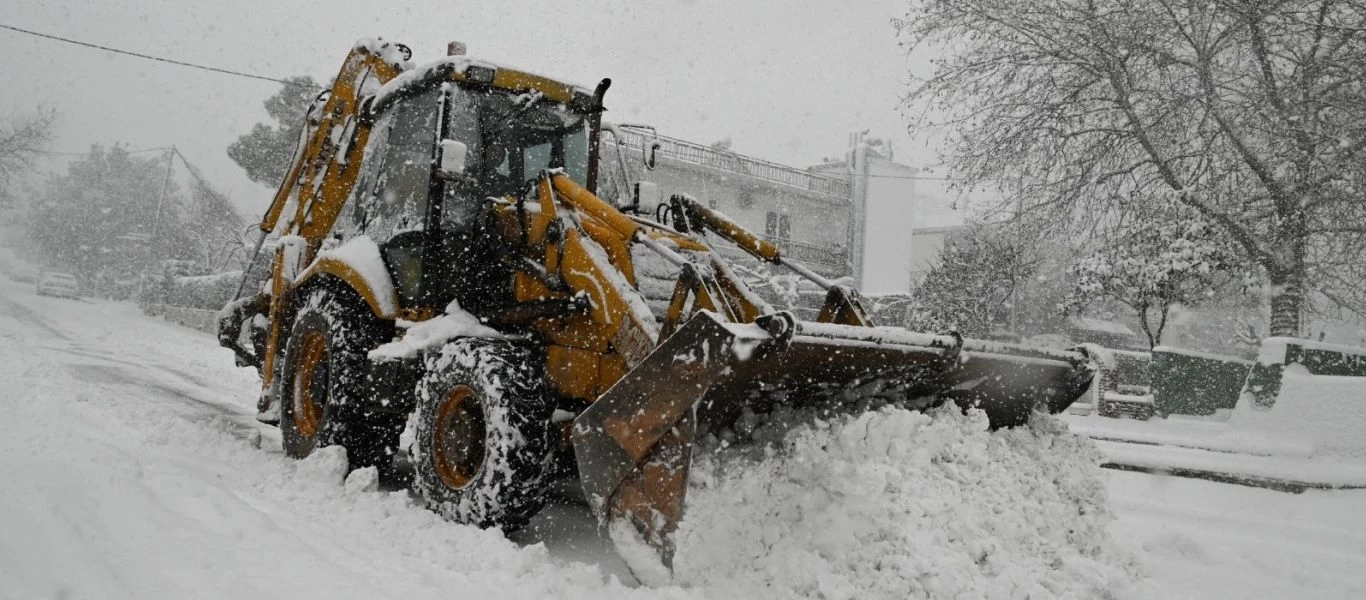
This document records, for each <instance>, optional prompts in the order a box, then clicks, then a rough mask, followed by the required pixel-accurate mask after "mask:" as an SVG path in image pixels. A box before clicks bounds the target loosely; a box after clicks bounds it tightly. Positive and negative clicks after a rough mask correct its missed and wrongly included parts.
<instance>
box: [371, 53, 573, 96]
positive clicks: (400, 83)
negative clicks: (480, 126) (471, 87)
mask: <svg viewBox="0 0 1366 600" xmlns="http://www.w3.org/2000/svg"><path fill="white" fill-rule="evenodd" d="M471 66H480V67H488V68H491V69H498V70H509V71H516V72H518V73H522V74H525V75H530V76H532V77H538V78H541V79H544V80H546V81H551V82H554V83H558V84H560V85H563V86H565V87H568V88H571V89H572V90H573V92H574V93H582V94H592V93H593V92H592V90H591V89H590V88H586V87H584V86H582V85H578V84H576V83H572V82H568V81H564V80H563V79H558V78H555V77H547V76H545V75H541V74H539V73H533V72H531V71H528V70H526V69H519V68H517V67H513V66H509V65H504V64H499V63H496V62H493V61H489V60H483V59H478V58H474V57H470V56H445V57H442V58H439V59H436V60H434V61H431V62H429V63H425V64H423V65H422V66H420V67H417V68H415V69H408V70H406V71H404V72H403V73H401V74H400V75H399V76H398V77H395V78H393V79H391V80H389V82H388V83H385V84H384V86H383V87H381V88H380V89H379V91H377V92H375V99H374V103H375V105H376V106H379V105H382V104H385V103H386V101H387V100H388V96H390V95H392V94H394V93H397V92H398V91H399V90H401V89H403V88H405V87H407V86H408V85H411V84H413V83H415V82H416V81H418V80H422V79H426V78H428V77H431V76H433V75H434V74H435V73H438V72H445V73H455V72H464V71H465V70H466V69H468V68H470V67H471Z"/></svg>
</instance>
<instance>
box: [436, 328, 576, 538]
mask: <svg viewBox="0 0 1366 600" xmlns="http://www.w3.org/2000/svg"><path fill="white" fill-rule="evenodd" d="M425 366H426V370H427V374H426V375H425V376H424V377H423V378H422V381H421V383H419V384H418V388H417V439H416V440H415V441H414V442H413V456H414V459H415V461H416V464H415V470H416V484H417V490H418V493H419V494H421V496H422V498H423V499H424V500H425V501H426V504H427V506H428V508H431V509H432V510H434V511H436V512H437V513H439V514H441V515H442V516H443V517H445V518H447V519H450V520H452V521H456V522H459V523H466V524H469V525H475V526H478V527H501V528H503V529H505V530H512V529H517V528H519V527H521V526H523V525H525V524H526V522H527V521H528V520H529V519H530V518H531V517H532V516H533V515H534V514H535V513H536V511H538V510H540V509H541V507H542V506H543V505H544V504H545V486H544V484H543V480H544V475H545V471H546V465H547V463H548V462H549V461H548V457H549V455H550V453H551V450H552V448H553V446H552V444H553V439H552V436H551V432H552V429H551V423H550V412H551V409H552V406H551V404H550V402H549V398H548V396H547V394H546V390H545V382H544V377H543V375H542V370H541V367H540V365H539V362H538V361H537V360H536V355H535V353H534V352H533V351H532V350H531V349H529V348H527V347H526V346H524V345H522V344H518V343H516V342H513V341H508V340H496V339H481V338H467V339H460V340H456V341H453V342H451V343H449V344H446V346H445V347H443V348H442V349H441V351H440V352H438V353H433V354H432V355H430V356H428V357H427V358H426V365H425Z"/></svg>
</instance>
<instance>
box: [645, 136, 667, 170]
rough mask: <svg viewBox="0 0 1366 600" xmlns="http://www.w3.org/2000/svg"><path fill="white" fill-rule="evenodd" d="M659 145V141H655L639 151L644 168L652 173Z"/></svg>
mask: <svg viewBox="0 0 1366 600" xmlns="http://www.w3.org/2000/svg"><path fill="white" fill-rule="evenodd" d="M661 145H662V144H660V143H659V141H657V140H656V141H652V142H650V143H649V144H646V145H645V147H644V148H642V149H641V150H642V156H641V158H643V159H645V168H646V169H647V170H650V171H653V170H654V169H655V161H656V160H657V159H656V153H657V152H659V148H660V146H661Z"/></svg>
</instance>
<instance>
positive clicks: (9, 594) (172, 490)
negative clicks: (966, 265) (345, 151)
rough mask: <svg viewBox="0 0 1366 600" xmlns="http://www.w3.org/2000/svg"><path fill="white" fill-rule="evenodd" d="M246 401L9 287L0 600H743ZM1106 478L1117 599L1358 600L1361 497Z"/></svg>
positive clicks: (229, 386)
mask: <svg viewBox="0 0 1366 600" xmlns="http://www.w3.org/2000/svg"><path fill="white" fill-rule="evenodd" d="M256 385H257V382H256V378H255V376H254V374H253V373H252V371H250V370H247V369H238V368H235V367H234V366H233V360H232V356H231V354H230V353H229V352H227V351H226V350H222V349H219V348H218V347H217V346H216V344H215V342H214V340H213V339H212V338H211V337H210V336H206V335H203V334H201V333H197V332H194V331H191V330H188V329H184V328H182V327H179V326H176V325H173V324H170V323H166V322H163V321H160V320H157V319H153V318H148V317H144V316H143V315H142V314H141V313H140V312H138V310H137V309H136V308H135V307H133V306H131V305H127V304H113V303H104V302H92V301H71V300H60V299H48V298H38V297H36V296H34V295H33V294H32V291H31V288H30V287H29V286H26V285H16V284H14V283H12V282H9V281H0V409H3V413H0V597H2V598H15V599H27V598H187V597H193V598H242V597H253V598H291V599H298V598H324V597H326V598H339V597H340V598H379V597H403V598H449V597H461V598H544V597H566V598H588V597H592V598H634V597H639V598H695V597H737V596H738V595H739V594H741V593H742V592H741V591H740V590H741V589H745V590H746V592H753V590H752V589H748V588H742V587H733V588H732V587H728V585H727V582H726V580H724V579H718V578H703V579H700V580H698V581H697V582H696V585H687V586H685V587H675V588H668V589H656V590H650V589H642V588H636V587H633V586H632V585H628V584H626V583H622V582H621V580H623V579H625V580H628V581H629V578H626V577H624V576H621V574H622V570H621V568H620V565H619V564H618V563H616V562H615V559H614V558H613V557H612V555H611V554H610V553H609V552H608V551H606V550H604V549H603V548H602V547H601V545H600V544H599V542H598V541H597V540H596V538H595V537H594V536H593V528H592V525H591V523H590V522H589V521H588V520H587V516H586V514H585V512H584V510H583V509H582V507H580V506H574V505H558V506H552V507H551V508H550V509H549V510H548V512H547V514H546V515H545V516H543V517H541V518H540V519H538V521H537V524H536V526H534V527H533V528H532V529H531V530H530V531H526V532H522V533H520V534H518V535H517V536H515V540H516V541H509V540H508V539H506V538H505V537H504V536H503V535H502V534H501V533H500V532H497V531H480V530H477V529H473V528H469V527H464V526H460V525H455V524H451V523H446V522H443V521H441V520H440V519H438V518H437V517H436V516H435V515H433V514H431V513H429V512H427V511H426V510H423V509H422V508H420V507H419V506H418V505H416V504H415V503H414V502H413V501H412V499H411V498H410V497H409V495H408V494H407V493H406V492H405V491H403V490H398V491H380V492H374V491H370V490H366V489H356V488H343V487H342V486H341V479H340V478H341V475H340V474H339V473H338V472H337V470H336V465H335V464H333V463H330V462H329V461H328V460H326V458H327V457H326V456H324V457H321V458H315V459H310V460H308V461H304V462H302V463H300V462H296V461H292V460H289V459H287V458H285V457H284V456H283V454H282V453H281V452H280V450H279V439H278V435H277V434H276V433H275V432H274V430H273V429H271V428H268V427H264V426H260V425H259V424H257V423H256V422H255V421H254V420H253V419H252V418H251V404H252V402H253V401H254V389H255V387H256ZM1103 477H1105V478H1106V482H1107V487H1108V492H1109V496H1110V505H1111V508H1112V510H1113V511H1114V512H1115V513H1116V514H1117V519H1116V520H1115V521H1114V522H1112V523H1111V524H1110V525H1109V531H1110V533H1111V534H1112V536H1113V537H1114V538H1115V539H1117V540H1118V542H1119V543H1120V545H1122V546H1124V547H1125V549H1126V550H1127V551H1129V552H1132V553H1133V554H1134V555H1135V556H1137V558H1138V560H1139V563H1140V564H1142V565H1144V567H1145V569H1146V571H1147V572H1148V574H1149V576H1148V577H1147V578H1145V579H1141V580H1139V581H1138V582H1137V583H1133V584H1127V585H1124V586H1120V587H1119V589H1113V590H1111V592H1112V593H1113V595H1114V596H1115V597H1120V598H1226V597H1227V598H1234V597H1237V598H1289V597H1316V598H1359V597H1366V510H1364V509H1366V492H1361V491H1344V492H1314V491H1311V492H1307V493H1305V494H1301V495H1290V494H1282V493H1278V492H1273V491H1267V490H1257V489H1250V488H1242V487H1236V486H1227V485H1220V484H1214V483H1208V482H1202V481H1191V480H1181V479H1173V478H1165V477H1158V476H1151V475H1143V474H1136V473H1108V472H1107V473H1106V474H1105V475H1104V476H1103ZM353 483H357V482H353ZM1058 526H1059V527H1068V526H1069V524H1068V523H1059V524H1058ZM940 550H942V549H940V548H926V549H925V551H926V552H936V551H940ZM778 558H779V560H777V561H768V562H770V563H772V562H783V561H782V560H781V557H778ZM755 564H761V563H758V562H756V563H755ZM755 579H759V578H755ZM790 593H791V590H787V591H784V590H782V589H774V596H775V597H783V596H786V595H789V594H790ZM746 597H749V596H746Z"/></svg>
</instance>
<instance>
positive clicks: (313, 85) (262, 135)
mask: <svg viewBox="0 0 1366 600" xmlns="http://www.w3.org/2000/svg"><path fill="white" fill-rule="evenodd" d="M287 81H289V82H290V83H289V84H286V85H284V86H282V87H281V88H280V91H279V92H276V93H275V95H274V96H271V97H270V98H267V99H266V101H265V106H266V113H267V114H269V115H270V118H271V119H272V120H274V121H275V126H274V127H272V126H270V125H267V124H265V123H257V124H256V126H255V127H253V128H252V129H251V132H250V133H248V134H246V135H243V136H241V137H239V138H237V141H235V142H233V143H232V145H230V146H228V157H229V158H231V159H232V160H233V161H234V162H236V163H237V164H238V166H240V167H242V170H244V171H246V172H247V177H248V178H250V179H251V180H252V181H255V182H256V183H260V184H263V185H266V186H269V187H276V186H279V185H280V180H282V179H284V177H285V171H287V170H289V163H290V161H291V160H292V159H293V158H294V148H295V144H297V143H298V141H299V134H300V133H301V132H302V131H303V126H304V112H305V111H307V110H308V105H309V104H310V103H311V102H313V99H314V98H315V97H317V95H318V90H320V89H321V87H320V86H319V85H318V83H317V82H315V81H313V78H312V77H308V76H299V77H292V78H290V79H288V80H287Z"/></svg>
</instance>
